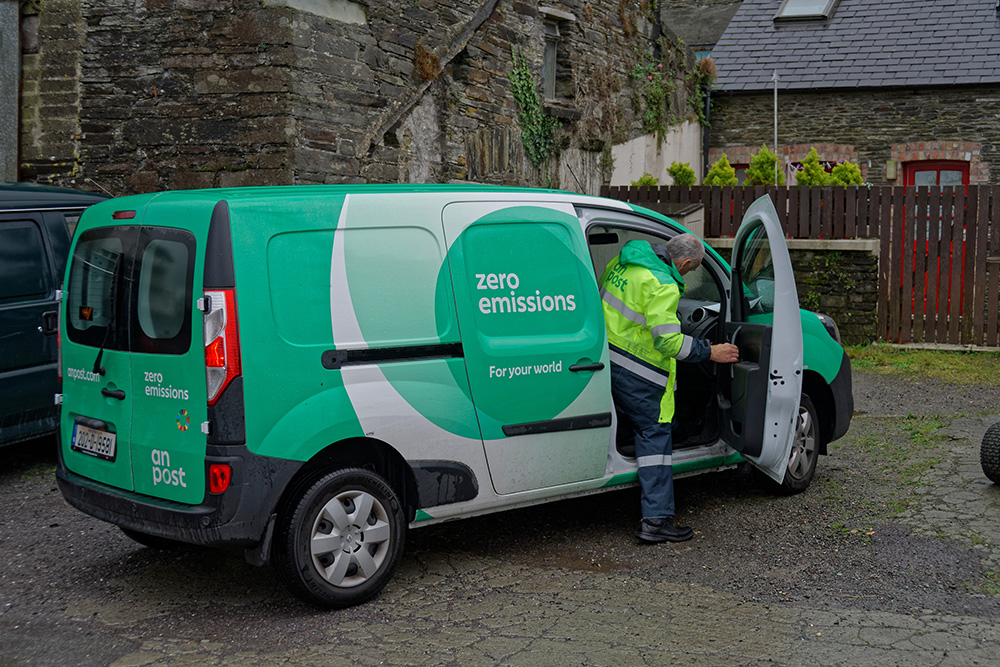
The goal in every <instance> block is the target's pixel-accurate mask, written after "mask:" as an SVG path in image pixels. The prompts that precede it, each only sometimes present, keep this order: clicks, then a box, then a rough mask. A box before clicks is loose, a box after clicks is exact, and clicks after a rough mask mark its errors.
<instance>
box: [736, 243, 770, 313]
mask: <svg viewBox="0 0 1000 667" xmlns="http://www.w3.org/2000/svg"><path fill="white" fill-rule="evenodd" d="M745 248H746V250H745V251H744V253H743V255H742V257H741V258H740V265H739V273H740V277H741V279H742V280H743V296H744V299H745V300H746V302H745V303H746V305H748V306H749V309H748V310H746V311H745V312H748V313H750V314H755V315H761V314H769V313H773V312H774V263H773V259H772V257H771V246H770V244H769V243H768V240H767V234H765V233H764V228H763V226H761V227H760V228H759V229H757V230H755V231H753V232H751V234H750V236H749V238H748V239H747V242H746V245H745Z"/></svg>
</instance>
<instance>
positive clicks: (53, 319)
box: [38, 310, 59, 336]
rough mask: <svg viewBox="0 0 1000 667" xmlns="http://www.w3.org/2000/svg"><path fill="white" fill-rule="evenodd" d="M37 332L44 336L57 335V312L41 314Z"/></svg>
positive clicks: (51, 311)
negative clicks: (40, 322)
mask: <svg viewBox="0 0 1000 667" xmlns="http://www.w3.org/2000/svg"><path fill="white" fill-rule="evenodd" d="M38 331H39V332H41V333H43V334H45V335H46V336H53V335H55V334H57V333H59V311H57V310H50V311H48V312H45V313H42V326H40V327H38Z"/></svg>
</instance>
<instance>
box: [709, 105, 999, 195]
mask: <svg viewBox="0 0 1000 667" xmlns="http://www.w3.org/2000/svg"><path fill="white" fill-rule="evenodd" d="M715 99H716V101H717V103H718V104H717V106H716V107H715V108H714V109H713V115H712V127H711V128H710V129H709V146H710V154H711V155H716V156H717V155H719V154H720V153H723V152H727V150H729V149H731V148H734V147H740V148H743V147H747V146H755V147H756V150H759V149H760V146H761V144H767V146H768V148H772V149H773V143H774V138H773V137H774V98H773V96H772V95H769V94H768V95H729V96H722V97H716V98H715ZM820 101H822V111H821V112H820V111H819V110H818V107H817V104H819V103H820ZM998 117H1000V86H976V87H965V88H953V87H950V88H933V89H921V90H879V91H857V92H845V91H837V92H836V93H827V94H825V95H823V96H818V95H817V94H807V93H787V92H781V91H779V92H778V146H779V148H781V147H786V146H792V145H807V146H820V145H823V144H827V145H836V146H841V147H843V148H844V150H845V151H850V152H852V153H855V155H856V157H852V159H856V160H857V161H858V162H860V163H861V168H862V173H863V174H864V176H865V179H866V180H867V181H868V182H870V183H873V184H876V185H883V184H901V183H902V172H901V170H900V167H901V166H902V165H901V163H902V162H904V161H909V160H911V159H914V157H915V158H916V159H923V160H952V159H957V160H961V161H967V162H969V163H970V180H971V182H973V183H985V182H990V178H991V176H990V175H991V174H994V176H993V178H994V179H995V177H996V176H995V175H996V174H1000V124H998V123H997V122H996V120H997V118H998ZM932 144H933V145H932ZM820 157H821V159H837V157H839V156H835V155H829V156H827V155H821V156H820ZM732 161H733V159H732V157H731V156H730V162H732ZM890 161H893V162H895V164H896V167H897V173H896V178H895V179H893V180H889V179H887V178H886V163H887V162H890Z"/></svg>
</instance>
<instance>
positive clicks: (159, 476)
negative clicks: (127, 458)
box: [150, 449, 187, 488]
mask: <svg viewBox="0 0 1000 667" xmlns="http://www.w3.org/2000/svg"><path fill="white" fill-rule="evenodd" d="M150 458H151V459H152V461H153V486H156V485H157V484H166V485H167V486H183V487H184V488H187V483H186V482H185V481H184V468H177V469H176V470H174V469H172V468H171V467H170V452H168V451H166V450H163V449H154V450H153V453H152V455H151V457H150Z"/></svg>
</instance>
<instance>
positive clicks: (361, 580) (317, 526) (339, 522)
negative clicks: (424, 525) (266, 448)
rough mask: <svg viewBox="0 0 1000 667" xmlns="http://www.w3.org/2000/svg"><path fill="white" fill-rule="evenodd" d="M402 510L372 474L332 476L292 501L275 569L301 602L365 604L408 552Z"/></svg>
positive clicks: (351, 471) (350, 470)
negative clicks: (404, 546)
mask: <svg viewBox="0 0 1000 667" xmlns="http://www.w3.org/2000/svg"><path fill="white" fill-rule="evenodd" d="M405 530H406V523H405V521H404V518H403V509H402V506H401V505H400V503H399V499H398V498H397V497H396V493H395V492H394V491H393V490H392V487H390V486H389V485H388V484H387V483H386V481H385V480H384V479H382V478H381V477H380V476H378V475H376V474H375V473H373V472H370V471H368V470H363V469H360V468H348V469H345V470H337V471H334V472H331V473H329V474H327V475H325V476H323V477H322V478H321V479H319V480H318V481H316V482H315V483H313V484H312V485H311V486H310V487H308V489H306V491H305V492H304V493H302V495H301V496H299V498H298V499H297V500H293V502H292V504H291V505H290V506H289V511H288V512H286V514H285V517H283V519H282V522H281V527H280V533H279V535H278V542H277V544H276V545H275V546H276V553H275V563H276V565H277V568H278V573H279V575H280V576H281V578H282V580H283V581H284V583H285V585H286V586H288V588H289V590H291V591H292V593H294V594H295V595H296V596H297V597H299V598H301V599H302V600H305V601H306V602H310V603H313V604H317V605H320V606H323V607H331V608H339V607H349V606H351V605H355V604H359V603H361V602H364V601H365V600H368V599H369V598H371V597H373V596H374V595H376V594H377V593H378V592H379V591H380V590H382V588H383V587H384V586H385V585H386V583H388V581H389V579H390V578H391V577H392V573H393V570H395V568H396V564H397V563H398V562H399V558H400V555H401V554H402V552H403V542H404V539H405V538H404V534H405V533H404V531H405Z"/></svg>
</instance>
